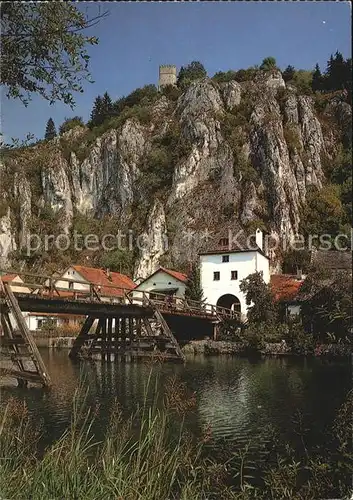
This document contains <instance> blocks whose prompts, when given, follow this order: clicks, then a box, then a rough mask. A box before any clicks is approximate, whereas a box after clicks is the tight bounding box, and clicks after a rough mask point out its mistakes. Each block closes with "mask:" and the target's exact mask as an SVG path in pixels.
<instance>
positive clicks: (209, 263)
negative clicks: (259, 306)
mask: <svg viewBox="0 0 353 500" xmlns="http://www.w3.org/2000/svg"><path fill="white" fill-rule="evenodd" d="M262 242H263V234H262V231H260V230H259V229H258V230H257V231H256V245H254V246H253V247H252V248H250V249H237V248H232V246H231V245H229V242H228V239H227V238H223V240H221V241H220V245H219V248H217V249H214V250H210V251H207V252H203V253H200V278H201V286H202V289H203V293H204V297H205V301H206V302H207V303H209V304H214V305H218V306H222V307H227V308H231V309H233V310H235V311H238V312H240V313H241V317H242V318H245V317H246V315H247V308H248V306H247V305H246V301H245V295H244V294H243V293H242V292H241V291H240V288H239V285H240V282H241V281H242V280H243V279H244V278H246V277H247V276H249V274H252V273H255V272H261V271H262V273H263V279H264V281H265V283H269V281H270V265H269V258H268V257H267V256H266V255H265V253H264V251H263V249H262V248H263V243H262Z"/></svg>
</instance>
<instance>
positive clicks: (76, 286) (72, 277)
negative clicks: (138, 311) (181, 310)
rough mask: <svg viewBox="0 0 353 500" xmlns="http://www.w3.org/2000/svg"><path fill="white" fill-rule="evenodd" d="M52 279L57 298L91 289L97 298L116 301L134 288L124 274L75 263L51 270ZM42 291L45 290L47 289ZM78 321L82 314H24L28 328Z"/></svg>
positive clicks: (88, 291) (69, 325)
mask: <svg viewBox="0 0 353 500" xmlns="http://www.w3.org/2000/svg"><path fill="white" fill-rule="evenodd" d="M53 278H54V279H53V280H52V285H53V286H54V287H55V289H54V293H55V294H57V295H58V296H59V297H78V298H79V297H83V296H89V295H90V294H91V291H92V289H94V293H97V294H98V295H99V297H100V300H102V301H110V302H111V301H114V302H115V301H119V302H120V301H121V300H124V299H123V297H124V291H126V290H132V289H133V288H134V287H135V283H134V282H133V281H132V279H131V278H129V277H128V276H126V275H124V274H121V273H115V272H111V271H109V270H106V269H97V268H93V267H87V266H79V265H72V266H70V267H69V268H67V269H66V270H65V271H64V272H62V273H55V274H54V275H53ZM49 284H50V283H49V281H47V282H46V286H47V287H49ZM42 293H43V294H46V293H49V292H48V289H47V290H45V291H44V292H42ZM82 320H84V317H82V316H77V315H76V316H74V315H69V314H56V315H52V314H37V313H30V314H29V315H28V317H27V323H28V327H29V329H30V330H32V331H35V330H40V329H44V328H50V329H51V328H53V329H55V328H57V327H66V328H71V327H72V328H74V327H75V326H77V325H79V324H80V323H81V322H82Z"/></svg>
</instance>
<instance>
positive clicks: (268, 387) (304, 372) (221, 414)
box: [1, 350, 351, 449]
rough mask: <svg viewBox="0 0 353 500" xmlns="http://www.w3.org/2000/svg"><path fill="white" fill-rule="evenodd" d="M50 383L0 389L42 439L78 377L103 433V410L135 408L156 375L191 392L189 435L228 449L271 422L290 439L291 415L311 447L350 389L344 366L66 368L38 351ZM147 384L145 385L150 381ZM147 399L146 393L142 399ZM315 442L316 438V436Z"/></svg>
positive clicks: (224, 360)
mask: <svg viewBox="0 0 353 500" xmlns="http://www.w3.org/2000/svg"><path fill="white" fill-rule="evenodd" d="M42 355H43V358H44V362H45V364H46V365H47V367H48V370H49V372H50V376H51V378H52V381H53V387H52V389H51V390H50V391H45V390H43V389H40V388H29V389H20V388H17V387H13V386H12V387H11V386H9V385H6V386H3V387H2V391H1V396H2V397H1V399H2V401H6V399H7V398H9V397H11V396H14V397H20V398H22V399H24V400H25V401H26V402H27V405H28V407H29V410H30V412H31V413H32V414H33V415H35V417H36V418H37V419H42V421H43V428H44V431H45V433H44V439H45V441H46V442H47V443H48V442H50V441H52V440H53V439H55V438H56V437H58V436H59V435H60V433H61V432H62V431H63V429H64V428H65V427H66V426H67V424H68V423H69V422H70V419H71V411H72V398H73V396H74V393H75V390H76V389H77V387H78V385H79V381H80V379H81V380H82V381H83V382H82V384H83V387H84V388H85V389H86V390H87V400H88V403H89V405H91V406H92V407H96V405H99V406H100V410H101V411H100V412H99V417H98V419H97V422H96V423H95V426H94V430H95V432H96V435H97V437H101V436H102V434H104V429H105V426H106V423H107V420H108V416H109V410H110V408H111V407H112V404H113V401H114V400H115V399H116V400H117V401H118V402H119V403H120V405H121V407H122V409H123V412H124V414H125V415H129V414H130V413H131V412H132V411H134V410H135V409H136V407H137V406H138V405H141V404H142V402H143V400H144V397H145V384H146V382H147V380H148V378H149V376H151V377H152V379H153V381H155V380H156V377H158V386H159V388H160V391H161V393H163V387H164V384H165V381H166V379H167V378H168V377H169V376H173V375H177V377H179V378H180V379H181V380H182V381H183V382H186V384H187V386H188V388H189V389H190V390H191V391H195V392H196V395H197V408H196V409H195V411H194V412H193V413H192V414H191V415H189V417H188V420H187V422H186V425H187V426H188V427H189V429H190V430H192V431H193V433H194V434H196V435H198V434H199V432H200V430H201V429H202V428H203V427H205V426H207V425H208V424H209V425H210V427H211V431H212V436H213V440H212V441H211V444H210V446H211V447H213V449H215V448H217V447H218V448H219V447H221V446H222V444H221V443H222V442H224V441H226V442H227V443H230V444H231V445H232V446H233V447H236V446H239V445H242V444H245V442H247V441H248V440H249V438H251V437H254V436H257V435H258V433H259V432H260V431H262V430H263V429H265V428H266V426H267V425H269V424H271V425H273V426H275V427H277V428H278V429H280V431H281V432H282V434H283V435H285V436H288V437H289V436H291V435H292V434H293V431H294V429H293V417H294V415H295V412H296V410H300V411H301V412H302V414H303V417H304V419H305V421H306V424H307V425H308V427H309V428H310V436H309V437H310V439H311V440H312V442H313V443H315V441H316V442H318V440H320V433H321V432H323V430H324V427H325V426H327V425H329V424H330V423H331V421H332V418H333V415H334V413H335V411H336V409H337V408H338V406H339V405H340V404H341V403H342V401H343V399H344V397H345V395H346V393H347V392H348V390H349V389H350V381H351V376H350V364H349V361H335V362H327V361H326V362H325V361H320V360H315V359H312V360H304V359H298V360H289V359H266V360H257V361H251V360H248V359H242V358H235V357H214V358H212V357H201V356H200V357H195V358H189V359H188V361H187V363H186V365H185V366H183V365H175V364H164V365H152V366H151V365H148V364H143V363H128V362H120V363H117V364H114V363H100V362H89V361H87V362H81V363H74V362H73V361H71V360H70V359H69V358H68V355H67V351H65V350H63V351H55V350H43V351H42ZM152 385H153V384H152ZM151 397H152V394H148V395H147V399H149V398H151ZM321 438H322V435H321Z"/></svg>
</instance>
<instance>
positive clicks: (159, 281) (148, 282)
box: [134, 267, 187, 298]
mask: <svg viewBox="0 0 353 500" xmlns="http://www.w3.org/2000/svg"><path fill="white" fill-rule="evenodd" d="M186 282H187V276H186V274H183V273H180V272H179V271H174V270H173V269H166V268H164V267H160V268H159V269H157V271H155V272H154V273H153V274H151V275H150V276H148V278H146V279H145V280H143V281H141V283H140V284H139V285H137V286H136V287H135V289H134V292H135V291H136V292H150V293H153V292H154V293H160V294H164V295H167V294H168V295H173V296H174V297H176V298H183V297H184V295H185V287H186ZM134 295H135V296H136V297H138V294H135V293H134Z"/></svg>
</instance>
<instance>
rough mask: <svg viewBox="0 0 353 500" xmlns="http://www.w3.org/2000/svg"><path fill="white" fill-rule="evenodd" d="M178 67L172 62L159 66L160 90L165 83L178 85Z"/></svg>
mask: <svg viewBox="0 0 353 500" xmlns="http://www.w3.org/2000/svg"><path fill="white" fill-rule="evenodd" d="M176 81H177V69H176V66H174V65H172V64H162V65H161V66H159V81H158V90H161V88H162V87H163V86H165V85H176Z"/></svg>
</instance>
